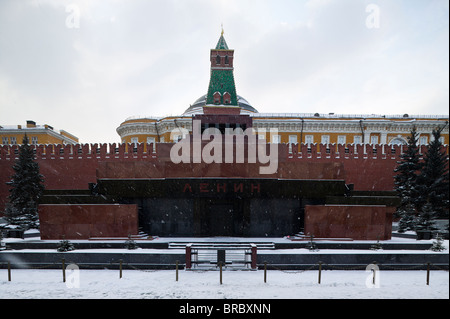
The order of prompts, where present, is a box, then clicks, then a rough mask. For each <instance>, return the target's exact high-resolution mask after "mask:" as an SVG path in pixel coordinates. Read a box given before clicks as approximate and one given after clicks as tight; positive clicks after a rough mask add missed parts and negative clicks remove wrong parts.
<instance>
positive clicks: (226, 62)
mask: <svg viewBox="0 0 450 319" xmlns="http://www.w3.org/2000/svg"><path fill="white" fill-rule="evenodd" d="M225 64H230V61H228V55H226V56H225Z"/></svg>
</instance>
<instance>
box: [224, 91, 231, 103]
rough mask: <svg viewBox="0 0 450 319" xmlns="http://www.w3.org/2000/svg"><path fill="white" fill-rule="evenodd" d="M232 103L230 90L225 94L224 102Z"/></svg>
mask: <svg viewBox="0 0 450 319" xmlns="http://www.w3.org/2000/svg"><path fill="white" fill-rule="evenodd" d="M230 103H231V94H230V93H228V92H225V93H224V94H223V104H230Z"/></svg>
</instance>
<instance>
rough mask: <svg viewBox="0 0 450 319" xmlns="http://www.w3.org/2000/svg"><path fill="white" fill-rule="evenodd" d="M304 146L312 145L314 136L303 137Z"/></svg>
mask: <svg viewBox="0 0 450 319" xmlns="http://www.w3.org/2000/svg"><path fill="white" fill-rule="evenodd" d="M305 144H314V135H305Z"/></svg>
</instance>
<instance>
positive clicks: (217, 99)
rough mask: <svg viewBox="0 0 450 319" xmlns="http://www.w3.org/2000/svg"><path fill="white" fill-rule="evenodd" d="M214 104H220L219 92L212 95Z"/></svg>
mask: <svg viewBox="0 0 450 319" xmlns="http://www.w3.org/2000/svg"><path fill="white" fill-rule="evenodd" d="M213 98H214V104H220V98H221V94H220V93H219V92H215V93H214V95H213Z"/></svg>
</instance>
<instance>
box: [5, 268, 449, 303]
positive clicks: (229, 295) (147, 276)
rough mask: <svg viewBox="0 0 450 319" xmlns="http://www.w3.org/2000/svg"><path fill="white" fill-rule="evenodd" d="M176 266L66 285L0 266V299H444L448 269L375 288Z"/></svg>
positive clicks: (367, 280)
mask: <svg viewBox="0 0 450 319" xmlns="http://www.w3.org/2000/svg"><path fill="white" fill-rule="evenodd" d="M219 274H220V273H219V272H218V271H209V272H195V271H185V270H182V271H179V280H178V281H176V280H175V270H158V271H140V270H124V271H123V277H122V278H119V270H88V269H81V270H78V271H77V270H73V271H72V270H68V271H67V272H66V283H64V282H63V281H62V271H61V270H49V269H45V270H36V269H30V270H27V269H12V272H11V281H8V274H7V270H6V269H0V299H10V298H14V299H15V298H26V299H30V298H44V299H45V298H52V299H54V298H55V299H79V298H83V299H86V298H87V299H91V298H118V299H146V298H148V299H156V298H164V299H179V298H182V299H186V298H187V299H225V298H226V299H309V298H313V299H319V298H320V299H334V298H339V299H401V298H405V299H448V298H449V273H448V272H447V271H442V270H432V271H431V273H430V284H429V285H426V274H427V272H426V271H378V272H376V281H375V286H374V285H373V282H372V280H373V277H372V274H373V273H372V272H371V271H368V272H366V271H364V270H362V271H339V270H333V271H322V274H321V284H318V270H310V271H304V272H292V271H289V272H281V271H278V270H269V271H268V273H267V283H264V271H263V270H258V271H224V272H223V284H222V285H221V284H220V282H219Z"/></svg>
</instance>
